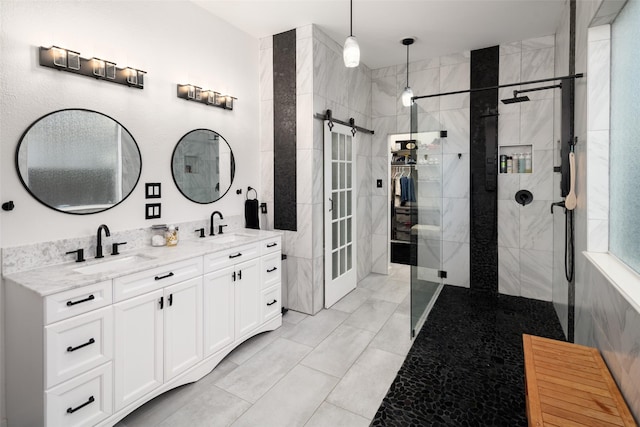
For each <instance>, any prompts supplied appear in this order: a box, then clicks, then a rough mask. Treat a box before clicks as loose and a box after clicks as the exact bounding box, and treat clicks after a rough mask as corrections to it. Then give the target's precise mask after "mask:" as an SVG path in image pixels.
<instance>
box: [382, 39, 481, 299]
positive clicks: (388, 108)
mask: <svg viewBox="0 0 640 427" xmlns="http://www.w3.org/2000/svg"><path fill="white" fill-rule="evenodd" d="M406 72H407V68H406V64H404V63H403V64H399V65H394V66H391V67H385V68H380V69H377V70H373V71H372V98H371V99H372V106H371V111H372V122H373V129H374V130H375V135H374V136H373V145H372V177H371V182H372V183H375V181H376V179H382V180H383V182H387V176H388V169H389V142H388V137H389V135H394V134H404V133H409V131H410V126H411V112H410V109H409V108H407V107H404V106H403V105H402V101H401V98H400V94H401V93H402V91H403V90H404V88H405V86H406V83H407V82H406V78H407V74H406ZM469 76H470V52H468V51H467V52H462V53H459V54H453V55H448V56H442V57H438V58H430V59H426V60H422V61H415V62H410V63H409V85H410V86H411V88H412V89H413V92H414V94H416V95H428V94H436V93H440V92H445V91H453V90H463V89H468V88H469ZM417 108H418V131H424V132H427V131H433V130H437V131H439V130H447V132H448V135H447V138H444V139H442V141H441V143H442V153H443V154H442V165H443V179H442V182H443V183H445V184H444V185H443V188H442V193H439V194H438V195H437V197H438V198H440V197H441V196H442V197H443V199H442V203H441V205H440V206H439V207H440V215H441V218H440V223H441V224H443V223H446V225H445V226H444V227H443V230H444V232H443V243H442V245H438V248H439V249H438V250H439V255H438V258H441V259H442V261H443V262H442V265H443V268H444V270H445V271H448V272H449V275H448V277H447V283H448V284H452V285H458V286H466V287H468V286H469V233H470V229H469V160H468V154H469V96H468V94H466V95H465V94H463V95H455V96H449V97H442V98H441V97H434V98H428V99H425V100H420V101H418V102H417ZM458 153H460V154H462V157H461V158H458ZM388 187H389V186H388V185H383V187H382V188H375V186H374V187H373V199H372V204H373V209H372V211H373V212H374V218H373V223H372V233H373V239H372V243H373V244H372V248H373V250H374V258H373V260H374V264H373V269H372V271H373V272H375V273H381V274H387V273H388V271H387V269H388V260H389V256H390V255H389V240H388V239H389V237H388V232H389V226H390V225H389V224H390V213H389V209H388V208H386V207H387V206H388V203H389V188H388ZM424 188H427V186H424V185H423V186H419V197H420V198H421V199H422V200H423V201H426V200H427V199H428V198H433V194H431V193H429V194H423V193H421V191H422V189H424ZM425 204H426V202H425ZM382 206H384V207H385V208H384V209H380V208H381V207H382ZM432 246H433V245H428V244H426V243H425V245H422V246H421V247H425V248H426V247H429V248H432ZM425 257H426V258H425V259H427V258H429V257H430V255H429V254H425Z"/></svg>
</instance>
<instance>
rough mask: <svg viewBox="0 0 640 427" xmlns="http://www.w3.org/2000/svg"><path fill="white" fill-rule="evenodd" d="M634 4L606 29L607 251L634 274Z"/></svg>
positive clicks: (638, 118) (638, 16)
mask: <svg viewBox="0 0 640 427" xmlns="http://www.w3.org/2000/svg"><path fill="white" fill-rule="evenodd" d="M638 22H640V2H639V1H629V2H627V4H626V5H625V7H624V8H623V9H622V11H621V12H620V15H619V16H618V17H617V18H616V20H615V22H614V23H613V25H612V27H611V134H610V135H611V145H610V172H609V174H610V190H609V191H610V201H609V203H610V212H609V218H610V223H609V224H610V230H609V251H610V252H611V253H612V254H614V255H615V256H616V257H618V258H620V260H622V261H623V262H624V263H626V264H627V265H629V266H630V267H631V268H633V269H634V270H635V271H636V272H638V273H640V76H638V75H637V72H638V70H640V25H638Z"/></svg>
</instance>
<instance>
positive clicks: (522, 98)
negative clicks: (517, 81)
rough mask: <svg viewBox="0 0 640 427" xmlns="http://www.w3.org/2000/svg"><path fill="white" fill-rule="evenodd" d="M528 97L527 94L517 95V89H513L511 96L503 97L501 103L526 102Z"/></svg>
mask: <svg viewBox="0 0 640 427" xmlns="http://www.w3.org/2000/svg"><path fill="white" fill-rule="evenodd" d="M529 100H530V99H529V97H528V96H527V95H525V96H518V91H517V90H514V91H513V98H508V99H503V100H502V103H503V104H515V103H516V102H526V101H529Z"/></svg>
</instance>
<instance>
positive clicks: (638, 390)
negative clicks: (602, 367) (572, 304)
mask: <svg viewBox="0 0 640 427" xmlns="http://www.w3.org/2000/svg"><path fill="white" fill-rule="evenodd" d="M582 258H583V259H584V258H585V257H584V256H583V257H582ZM584 266H585V267H584V268H585V269H584V274H585V278H586V280H585V282H583V283H582V284H581V286H577V287H576V330H575V342H576V343H578V344H582V345H587V346H590V347H597V348H598V349H599V350H600V353H601V354H602V356H603V358H604V359H605V362H606V364H607V367H608V368H609V371H610V372H611V374H612V375H613V377H614V379H615V380H616V383H617V384H618V387H619V388H620V391H621V392H622V394H623V396H624V398H625V400H626V402H627V405H628V406H629V408H630V409H631V412H632V413H633V414H634V416H635V418H636V420H639V419H640V383H638V378H640V312H638V310H637V309H636V307H634V306H633V305H631V304H630V303H629V302H628V301H627V299H625V298H624V297H623V296H622V295H621V294H620V292H619V291H618V290H617V289H616V287H615V286H613V284H612V283H611V282H610V280H609V279H608V277H607V275H606V274H605V273H604V272H603V271H602V270H600V269H599V268H598V267H597V266H596V264H594V263H593V261H592V258H589V259H588V260H587V261H586V262H585V264H584Z"/></svg>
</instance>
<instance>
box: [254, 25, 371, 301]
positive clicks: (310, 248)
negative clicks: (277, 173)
mask: <svg viewBox="0 0 640 427" xmlns="http://www.w3.org/2000/svg"><path fill="white" fill-rule="evenodd" d="M260 47H261V50H260V76H261V82H260V88H261V110H260V111H261V114H260V118H261V120H260V122H261V123H260V129H261V145H260V146H261V158H262V177H263V183H264V185H263V187H264V192H265V194H264V195H262V199H264V200H265V201H266V202H267V208H268V211H269V214H268V218H267V220H266V222H267V224H266V226H267V227H268V228H269V229H273V213H272V212H273V174H274V170H273V83H272V74H273V58H272V56H273V46H272V38H271V37H267V38H265V39H262V40H261V46H260ZM296 103H297V106H296V126H297V129H296V144H297V149H296V155H297V162H296V174H297V179H296V186H297V189H296V198H297V206H296V213H297V221H298V229H297V231H284V237H283V251H284V253H286V254H287V260H286V261H285V263H286V282H287V283H286V285H285V283H284V282H285V279H284V277H283V289H284V291H283V301H284V302H285V303H284V304H283V305H284V306H285V307H287V308H290V309H292V310H296V311H301V312H303V313H308V314H315V313H317V312H318V311H320V310H321V309H322V308H323V306H324V249H323V246H324V232H323V227H324V204H323V200H324V197H323V191H324V186H323V177H324V170H323V167H324V166H323V144H324V139H323V132H324V129H323V123H322V122H321V121H320V120H317V119H314V118H313V116H314V114H315V113H323V112H325V111H326V110H327V109H331V110H332V111H333V115H334V117H336V118H339V119H348V118H350V117H353V118H354V119H355V121H356V123H357V124H359V125H361V126H363V127H365V128H369V129H371V73H370V71H369V70H368V69H367V68H366V66H364V65H363V64H361V65H360V67H358V68H356V69H346V68H345V67H344V64H343V62H342V47H341V46H340V45H338V44H337V43H336V42H335V41H333V40H332V39H331V38H329V37H328V36H327V35H326V34H324V33H323V32H322V31H321V30H320V29H318V28H317V27H315V26H313V25H306V26H303V27H300V28H297V29H296ZM358 137H359V139H358V141H357V164H356V171H357V183H358V189H357V207H356V209H357V215H358V236H357V237H358V241H357V247H358V278H359V279H360V278H363V277H365V276H367V275H368V274H369V273H370V272H371V267H372V264H373V262H374V261H373V259H372V256H374V255H373V254H372V234H371V222H372V218H371V212H372V209H371V207H372V199H371V197H372V194H371V188H372V187H371V169H372V161H371V136H370V135H364V134H360V135H358Z"/></svg>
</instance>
